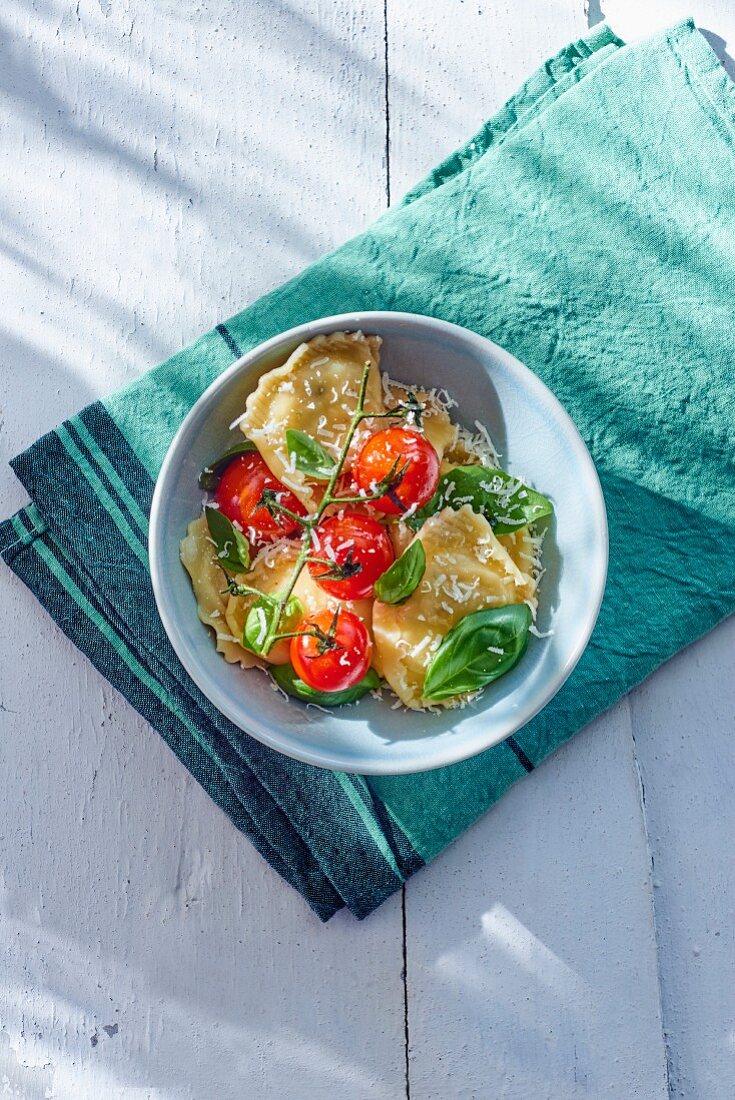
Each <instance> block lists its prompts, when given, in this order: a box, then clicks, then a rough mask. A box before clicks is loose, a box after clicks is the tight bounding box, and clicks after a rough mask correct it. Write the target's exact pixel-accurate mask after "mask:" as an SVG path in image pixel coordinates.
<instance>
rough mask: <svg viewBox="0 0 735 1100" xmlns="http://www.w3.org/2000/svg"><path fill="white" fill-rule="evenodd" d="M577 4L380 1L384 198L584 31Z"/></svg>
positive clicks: (568, 0)
mask: <svg viewBox="0 0 735 1100" xmlns="http://www.w3.org/2000/svg"><path fill="white" fill-rule="evenodd" d="M585 29H586V27H585V21H584V18H583V15H582V9H581V2H579V3H574V2H573V0H545V2H544V4H543V5H536V4H525V5H523V6H522V8H521V7H519V6H518V5H514V4H506V3H501V4H499V3H484V2H483V0H477V2H473V3H462V4H456V3H452V2H451V0H443V2H442V3H433V4H422V5H420V6H419V5H416V4H412V3H411V0H388V56H389V107H390V175H391V197H392V200H393V201H395V200H396V199H399V198H400V197H401V195H402V194H404V192H406V191H407V190H408V189H409V188H410V187H411V186H412V185H413V184H414V183H416V182H417V181H418V180H420V179H421V178H422V177H423V176H424V175H425V174H426V172H428V171H429V170H430V169H431V168H433V167H434V165H435V164H438V163H440V162H441V161H442V160H443V159H444V157H445V156H447V155H448V154H449V153H451V152H452V151H453V150H454V149H456V148H457V147H458V146H459V145H461V144H462V143H463V142H464V141H466V140H467V138H469V137H470V136H471V135H472V134H474V133H475V132H476V131H477V130H478V129H479V128H480V126H481V125H482V124H483V122H484V121H485V120H486V119H487V118H488V117H489V116H490V115H492V114H493V112H494V111H496V110H497V109H498V108H499V107H500V106H502V104H503V103H504V102H505V101H506V100H507V99H508V97H509V96H511V95H512V94H513V92H515V90H516V89H517V88H518V86H519V85H520V84H521V83H522V82H523V81H524V80H525V79H526V77H527V76H528V75H529V74H530V73H531V72H532V71H533V70H534V69H535V68H537V66H538V65H540V64H541V63H542V62H543V61H544V60H545V59H546V58H547V57H549V56H551V54H553V53H554V52H555V51H556V50H558V49H560V48H561V47H562V46H564V45H565V44H566V43H567V42H569V41H570V40H571V39H573V38H575V37H578V36H579V35H580V34H583V33H584V31H585Z"/></svg>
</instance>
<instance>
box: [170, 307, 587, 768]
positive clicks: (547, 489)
mask: <svg viewBox="0 0 735 1100" xmlns="http://www.w3.org/2000/svg"><path fill="white" fill-rule="evenodd" d="M358 328H359V329H362V330H363V331H364V332H366V333H377V334H379V335H380V336H382V337H383V348H382V359H381V365H382V367H383V368H384V369H385V370H387V371H388V373H389V374H390V375H391V377H393V378H397V379H400V380H401V381H405V382H411V383H415V384H416V385H417V386H421V385H425V386H443V387H445V388H446V389H447V390H448V391H449V393H450V394H451V395H452V396H453V397H454V398H455V399H456V401H458V403H459V406H458V408H457V409H455V410H454V414H455V416H456V418H457V419H458V420H459V421H460V422H464V423H465V424H467V425H468V426H470V427H471V426H472V424H473V423H474V421H475V420H479V421H480V422H481V423H482V424H484V425H485V426H486V427H487V428H488V430H489V432H490V435H491V437H492V438H493V440H494V442H495V445H496V447H497V448H498V450H499V451H500V453H501V455H502V460H501V461H502V463H503V465H504V467H505V468H506V469H508V470H510V472H511V473H514V474H517V475H519V476H521V477H523V478H524V479H526V480H527V481H529V482H530V483H531V484H532V485H533V486H535V487H536V488H538V489H539V490H540V491H541V492H543V493H545V494H546V495H547V496H549V497H551V499H552V500H553V502H554V508H555V516H554V519H553V522H552V524H551V529H550V530H549V532H548V535H547V538H546V541H545V543H544V558H543V562H544V566H545V567H546V573H545V575H544V578H543V581H542V583H541V587H540V600H539V613H538V623H537V626H538V629H539V630H540V631H542V632H544V631H548V630H553V634H552V635H551V636H550V637H548V638H543V639H540V638H535V637H532V638H531V641H530V644H529V647H528V650H527V651H526V654H525V655H524V657H523V659H522V660H521V661H520V662H519V663H518V665H516V667H515V668H514V669H513V670H512V671H511V672H510V673H508V674H507V675H506V676H504V677H502V678H501V679H500V680H498V681H496V682H495V683H494V684H492V685H490V687H489V688H487V689H486V691H485V693H484V694H483V696H482V698H481V699H479V700H478V701H477V702H476V703H473V704H470V705H469V706H467V707H465V708H464V709H463V710H449V711H444V712H442V713H441V714H431V713H415V712H410V711H405V710H403V709H401V710H391V707H390V703H389V702H386V701H385V700H383V701H379V700H377V699H373V698H372V697H371V696H367V697H365V698H364V699H362V700H361V701H360V703H359V704H358V705H356V706H352V707H341V708H335V710H334V711H333V712H331V713H329V714H326V713H324V711H323V710H318V709H316V708H314V707H307V706H305V705H304V704H302V703H300V702H298V701H296V700H288V701H287V700H286V699H284V698H283V696H282V695H281V694H280V693H278V692H275V691H273V690H272V689H271V686H270V684H269V681H268V678H267V677H266V676H264V675H263V674H262V673H260V672H258V671H257V670H249V671H243V670H241V669H240V668H239V666H235V667H233V666H232V665H228V664H227V663H226V662H225V661H224V659H223V658H222V657H221V656H220V655H219V654H218V653H217V652H216V651H215V647H214V641H213V637H212V634H211V632H210V631H209V630H208V629H207V628H206V627H205V626H203V625H202V623H201V622H200V621H199V619H198V618H197V613H196V604H195V601H194V595H193V592H192V588H191V584H190V582H189V577H188V575H187V573H186V571H185V570H184V568H183V566H182V565H181V562H180V561H179V541H180V540H181V538H182V537H183V535H184V533H185V531H186V528H187V525H188V524H189V523H190V521H191V520H192V519H193V518H195V517H196V516H197V515H198V514H199V511H200V508H201V504H202V493H201V491H200V489H199V488H198V486H197V476H198V474H199V471H200V470H201V468H202V467H203V466H205V465H206V464H207V462H209V461H211V460H212V459H213V458H214V457H215V456H216V455H218V454H220V453H222V452H223V451H224V450H226V448H227V446H228V445H229V444H230V442H232V441H233V440H235V439H237V438H238V437H239V436H238V434H237V433H232V432H230V430H229V427H228V425H229V424H231V423H232V421H233V420H235V419H236V418H237V417H238V416H239V415H240V414H241V413H242V411H243V409H244V407H245V399H246V397H247V396H248V394H249V393H250V392H251V391H252V390H253V389H254V388H255V386H256V383H257V381H258V379H259V377H260V376H261V375H262V374H263V373H265V371H267V370H270V369H271V368H272V367H275V366H278V365H280V364H281V363H283V362H284V361H285V360H286V358H287V357H288V356H289V354H290V353H291V352H292V351H293V349H294V348H295V347H296V346H297V345H298V344H299V343H301V341H303V340H308V339H310V338H311V337H312V336H316V335H317V334H318V333H327V332H334V331H336V330H339V329H347V330H354V329H358ZM607 554H608V545H607V520H606V515H605V504H604V500H603V497H602V491H601V489H600V483H599V480H598V478H597V473H596V471H595V468H594V465H593V463H592V459H591V458H590V456H589V454H588V452H587V448H586V447H585V445H584V442H583V441H582V438H581V437H580V435H579V433H578V431H577V429H576V428H575V426H574V424H573V423H572V420H571V419H570V417H569V416H568V414H567V413H566V412H565V410H564V409H563V407H562V406H561V405H560V404H559V402H558V401H557V399H556V398H555V397H554V395H553V394H552V393H551V392H550V391H549V390H548V389H547V388H546V386H544V385H543V383H542V382H541V381H539V379H538V378H537V377H536V375H535V374H533V373H532V372H531V371H530V370H528V368H527V367H524V366H523V364H522V363H520V362H519V361H518V360H517V359H515V358H514V357H513V356H512V355H509V354H508V352H507V351H503V349H502V348H500V347H498V346H497V345H496V344H493V343H491V342H490V341H489V340H486V339H484V337H481V336H478V335H476V334H475V333H473V332H469V331H467V330H466V329H463V328H460V327H458V326H457V325H452V324H448V323H447V322H445V321H438V320H435V319H433V318H430V317H420V316H417V315H415V314H410V313H388V312H374V313H348V314H343V315H341V316H338V317H328V318H326V319H322V320H319V321H312V322H311V323H309V324H306V325H301V326H299V327H298V328H294V329H291V330H290V331H289V332H285V333H283V334H282V335H281V336H276V337H275V338H274V339H272V340H268V341H267V342H266V343H265V344H261V346H260V347H258V348H255V349H254V350H253V351H251V352H249V353H248V354H247V355H244V356H243V357H242V359H240V360H238V362H237V363H235V364H234V365H233V366H232V367H230V368H229V369H228V370H226V371H225V372H224V373H223V374H222V375H221V376H220V377H219V378H218V379H217V381H216V382H214V383H213V384H212V385H211V386H210V387H209V389H208V390H206V392H205V393H204V394H203V395H202V396H201V398H200V399H199V401H197V403H196V405H195V406H194V408H193V409H192V410H191V412H190V413H189V415H188V416H187V417H186V419H185V420H184V422H183V424H182V425H181V428H180V429H179V431H178V432H177V434H176V436H175V438H174V440H173V442H172V444H171V447H170V448H169V451H168V454H167V455H166V459H165V461H164V463H163V466H162V468H161V472H160V475H159V477H158V482H157V484H156V490H155V493H154V496H153V507H152V510H151V536H150V564H151V576H152V579H153V590H154V592H155V596H156V602H157V604H158V610H159V612H160V615H161V619H162V620H163V625H164V627H165V629H166V632H167V634H168V636H169V638H170V639H171V644H172V645H173V647H174V649H175V650H176V653H177V654H178V656H179V658H180V660H181V663H182V664H183V666H184V668H185V669H186V670H187V672H188V673H189V675H190V676H191V677H192V679H193V680H194V681H195V683H196V684H197V685H198V686H199V688H200V689H201V690H202V691H203V692H204V694H205V695H206V696H207V697H208V698H209V699H210V700H211V701H212V703H214V705H215V706H216V707H217V708H218V709H219V710H220V711H221V712H222V713H223V714H224V715H226V716H227V717H228V718H229V719H230V720H231V721H232V722H234V723H235V725H236V726H239V728H240V729H242V730H245V731H246V732H247V733H249V734H251V735H252V736H253V737H256V738H258V740H260V741H262V742H264V743H265V744H267V745H270V746H271V747H272V748H274V749H277V750H278V751H279V752H283V753H286V754H287V755H288V756H293V757H295V758H296V759H298V760H305V761H307V762H308V763H311V764H317V765H320V766H321V767H325V768H337V769H341V770H343V771H348V772H361V773H364V774H372V775H386V774H396V773H402V772H414V771H423V770H425V769H428V768H438V767H441V766H443V765H446V764H452V763H454V762H455V761H458V760H462V759H464V758H466V757H468V756H473V755H474V754H475V753H478V752H482V750H483V749H487V748H489V747H490V746H491V745H496V744H497V743H498V742H499V741H502V740H503V739H504V738H506V737H508V736H509V735H510V734H512V733H515V732H516V730H518V729H520V727H521V726H523V725H524V724H525V723H526V722H528V721H529V720H530V719H531V718H533V716H534V715H535V714H537V713H538V711H540V710H541V708H542V707H544V706H545V705H546V704H547V703H548V702H549V700H550V699H551V698H552V697H553V696H554V695H555V694H556V692H557V691H558V690H559V688H560V687H561V686H562V684H563V683H564V681H565V680H566V679H567V677H568V676H569V674H570V672H571V671H572V669H573V668H574V666H575V665H576V663H577V661H578V660H579V658H580V656H581V655H582V652H583V651H584V648H585V646H586V645H587V642H588V640H589V637H590V634H591V633H592V628H593V626H594V624H595V620H596V619H597V613H598V611H599V608H600V603H601V601H602V594H603V591H604V587H605V577H606V572H607Z"/></svg>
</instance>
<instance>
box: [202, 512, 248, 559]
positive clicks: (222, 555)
mask: <svg viewBox="0 0 735 1100" xmlns="http://www.w3.org/2000/svg"><path fill="white" fill-rule="evenodd" d="M204 514H205V516H206V517H207V527H208V528H209V533H210V535H211V536H212V541H213V542H214V545H215V547H216V549H217V557H218V558H219V564H220V565H221V566H222V568H223V569H226V570H227V572H228V573H245V572H246V571H247V570H248V569H249V568H250V547H249V546H248V540H247V539H246V538H245V536H244V535H243V533H242V531H238V529H237V527H234V526H233V524H232V523H231V522H230V521H229V519H228V518H227V516H226V515H225V514H224V512H220V510H219V508H210V507H207V508H205V509H204Z"/></svg>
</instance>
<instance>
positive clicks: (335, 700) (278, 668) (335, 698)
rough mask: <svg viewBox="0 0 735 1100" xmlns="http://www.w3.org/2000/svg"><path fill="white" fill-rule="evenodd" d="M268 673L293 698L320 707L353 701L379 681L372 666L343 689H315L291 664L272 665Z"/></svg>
mask: <svg viewBox="0 0 735 1100" xmlns="http://www.w3.org/2000/svg"><path fill="white" fill-rule="evenodd" d="M269 671H270V674H271V676H272V677H273V679H274V680H275V681H276V683H277V684H278V686H279V687H280V688H283V690H284V691H285V692H286V693H287V694H288V695H293V696H294V698H295V699H301V700H302V702H304V703H318V704H319V706H322V707H339V706H342V704H343V703H354V702H356V701H357V700H358V699H361V698H362V697H363V695H366V694H367V693H368V692H369V691H373V689H374V688H376V687H377V686H378V684H379V683H380V677H379V676H378V674H377V672H376V671H375V669H374V668H370V669H368V671H367V672H366V673H365V675H364V676H363V678H362V680H360V681H359V683H357V684H353V685H352V687H348V688H345V689H344V691H317V690H316V689H315V688H311V687H309V685H308V684H305V683H304V681H303V680H299V678H298V676H297V675H296V673H295V671H294V670H293V668H292V667H291V665H272V666H271V668H270V670H269Z"/></svg>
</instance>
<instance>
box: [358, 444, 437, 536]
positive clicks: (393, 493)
mask: <svg viewBox="0 0 735 1100" xmlns="http://www.w3.org/2000/svg"><path fill="white" fill-rule="evenodd" d="M353 475H354V478H355V481H356V482H357V484H358V486H359V488H360V489H362V490H363V491H365V492H368V493H373V492H375V491H376V488H377V487H378V486H379V485H380V483H381V482H383V481H386V480H388V481H391V482H392V486H391V488H389V489H388V491H387V492H386V494H385V495H384V496H382V497H380V498H379V499H378V500H375V501H373V502H372V505H373V507H374V508H377V509H378V511H379V512H387V513H388V514H389V515H394V516H395V515H399V514H400V513H402V512H406V511H408V509H409V508H412V509H413V510H415V509H416V508H421V507H422V506H423V505H424V504H426V502H427V501H428V500H430V499H431V497H432V496H433V495H434V493H435V491H436V486H437V484H438V481H439V456H438V455H437V453H436V451H435V450H434V448H433V447H432V445H431V443H429V441H428V440H427V439H425V438H424V436H423V435H419V433H418V432H412V431H409V430H408V428H384V429H383V430H382V431H380V432H376V433H375V435H371V436H370V438H369V439H368V441H367V443H366V444H365V446H364V447H363V448H362V450H361V451H360V453H359V455H358V456H357V461H356V462H355V465H354V468H353Z"/></svg>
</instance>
